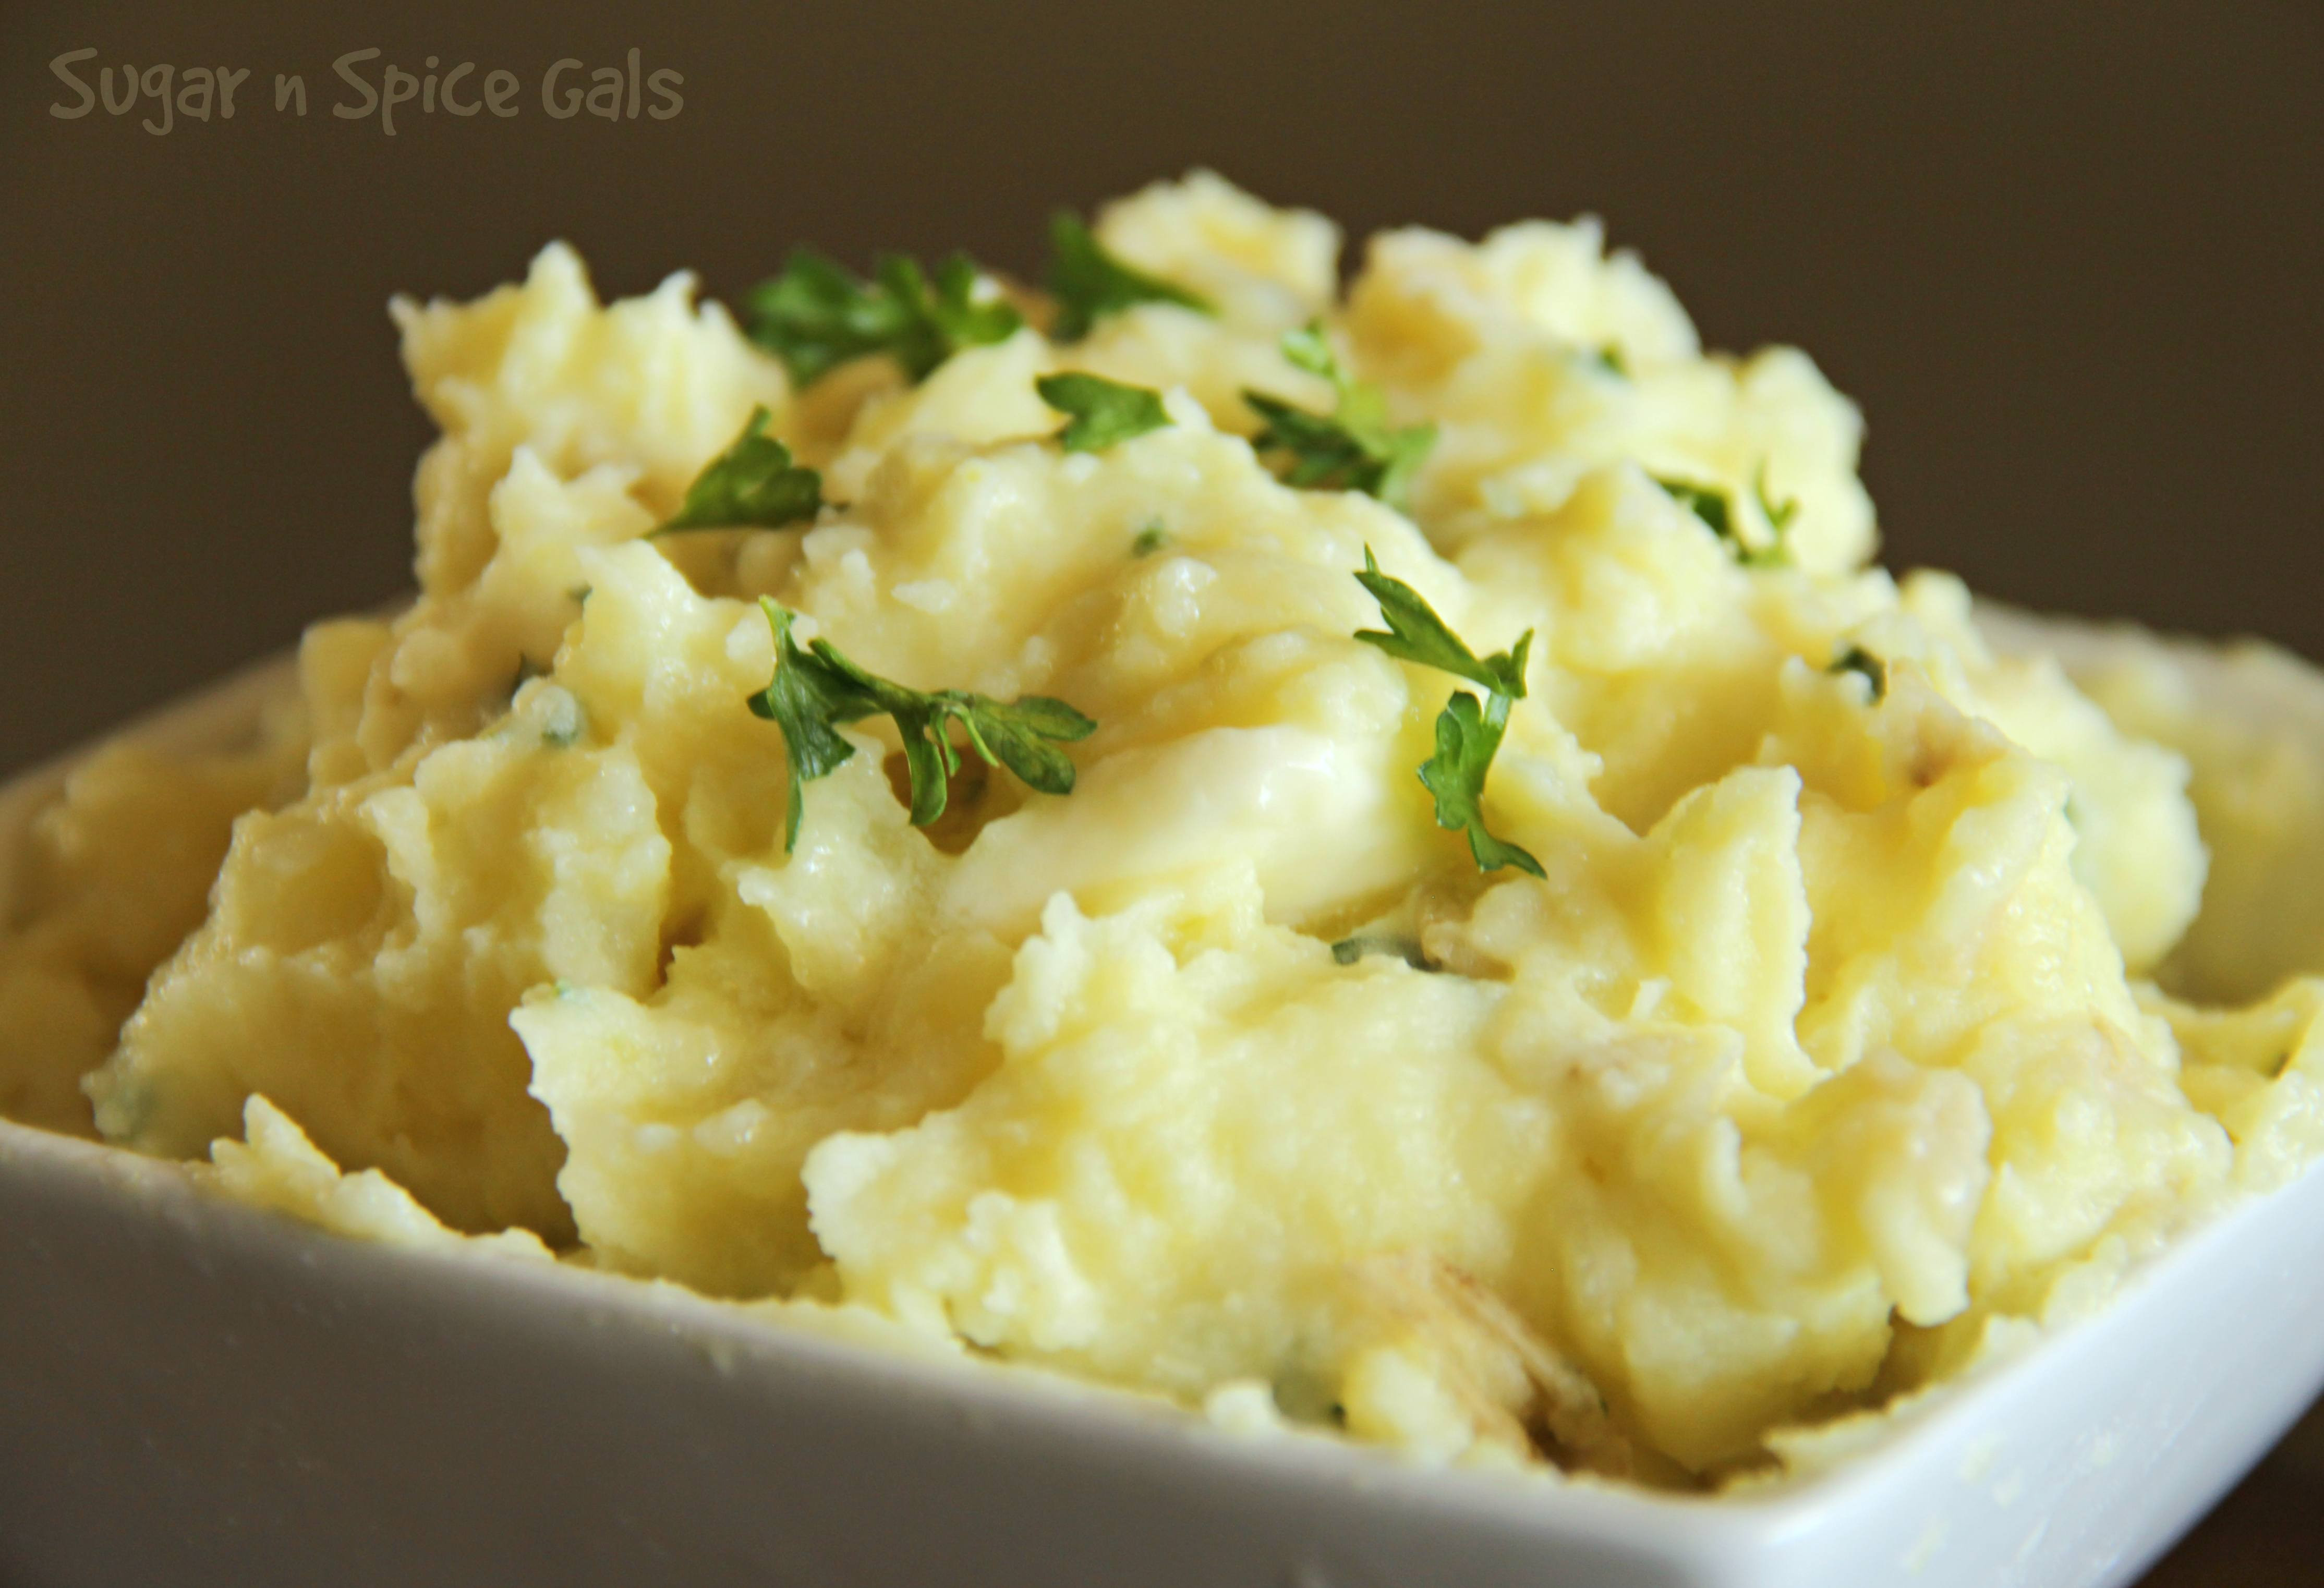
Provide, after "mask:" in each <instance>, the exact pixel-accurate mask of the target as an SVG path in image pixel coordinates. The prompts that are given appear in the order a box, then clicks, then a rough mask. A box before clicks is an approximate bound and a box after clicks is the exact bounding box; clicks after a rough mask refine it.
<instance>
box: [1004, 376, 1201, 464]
mask: <svg viewBox="0 0 2324 1588" xmlns="http://www.w3.org/2000/svg"><path fill="white" fill-rule="evenodd" d="M1033 390H1035V391H1036V392H1039V393H1040V394H1041V401H1042V402H1046V403H1047V404H1048V405H1049V406H1050V407H1052V408H1054V409H1056V411H1058V412H1059V413H1062V414H1065V415H1066V416H1068V418H1067V422H1066V425H1065V429H1062V430H1059V431H1058V432H1057V442H1058V444H1059V445H1060V446H1062V447H1063V448H1065V450H1066V451H1068V452H1102V451H1103V450H1104V449H1105V448H1108V447H1111V446H1112V445H1113V444H1114V443H1115V442H1117V441H1127V440H1130V439H1131V438H1133V437H1137V436H1142V435H1144V434H1146V433H1147V432H1148V430H1158V429H1163V428H1164V427H1165V426H1167V425H1168V424H1169V422H1170V415H1169V414H1168V412H1167V411H1165V410H1164V409H1163V406H1162V393H1161V392H1157V391H1154V390H1152V389H1151V388H1148V387H1146V386H1125V385H1123V384H1122V383H1120V382H1119V381H1109V380H1107V379H1106V378H1105V377H1103V376H1102V375H1091V374H1063V375H1043V376H1042V377H1041V378H1040V379H1039V380H1037V381H1035V382H1034V383H1033Z"/></svg>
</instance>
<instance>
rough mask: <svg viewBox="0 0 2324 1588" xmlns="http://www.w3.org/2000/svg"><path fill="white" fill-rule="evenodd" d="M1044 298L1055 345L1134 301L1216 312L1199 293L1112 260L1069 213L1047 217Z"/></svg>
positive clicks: (1084, 332) (1072, 339)
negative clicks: (1050, 308) (1052, 307)
mask: <svg viewBox="0 0 2324 1588" xmlns="http://www.w3.org/2000/svg"><path fill="white" fill-rule="evenodd" d="M1049 296H1050V297H1052V298H1055V299H1056V300H1057V319H1056V324H1054V325H1052V326H1051V327H1050V328H1049V335H1050V336H1051V337H1055V338H1056V340H1058V341H1060V342H1078V341H1080V340H1081V339H1082V338H1083V337H1086V336H1088V335H1089V333H1090V328H1091V327H1092V326H1093V325H1095V324H1097V322H1098V321H1100V320H1102V319H1104V318H1105V317H1106V316H1108V315H1110V314H1120V312H1121V311H1122V310H1123V309H1130V308H1134V307H1135V306H1137V305H1138V304H1140V303H1176V304H1177V305H1178V306H1179V307H1180V308H1182V309H1194V310H1196V311H1197V312H1199V313H1202V314H1215V313H1217V312H1218V311H1217V310H1216V309H1213V307H1212V306H1211V302H1210V300H1208V299H1206V298H1204V297H1203V295H1202V294H1201V293H1199V292H1193V291H1188V290H1187V289H1185V288H1184V287H1181V286H1179V285H1178V284H1177V283H1176V282H1166V281H1164V280H1163V279H1162V278H1161V277H1160V276H1157V275H1149V274H1148V273H1147V272H1144V271H1142V270H1139V268H1138V267H1137V266H1135V265H1130V264H1124V263H1122V262H1121V261H1120V260H1119V259H1116V258H1115V257H1114V256H1113V255H1112V254H1110V253H1108V252H1107V251H1106V248H1105V245H1103V244H1102V243H1100V242H1099V241H1098V240H1097V235H1096V234H1095V233H1094V232H1092V231H1091V230H1090V229H1089V227H1088V226H1084V225H1083V224H1082V217H1080V216H1078V215H1075V214H1074V212H1073V211H1072V210H1070V209H1061V210H1059V211H1057V213H1056V215H1054V216H1052V217H1050V218H1049Z"/></svg>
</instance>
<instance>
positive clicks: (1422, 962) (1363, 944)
mask: <svg viewBox="0 0 2324 1588" xmlns="http://www.w3.org/2000/svg"><path fill="white" fill-rule="evenodd" d="M1368 954H1393V955H1395V956H1397V958H1398V959H1400V960H1402V961H1404V963H1405V964H1406V965H1410V966H1411V967H1412V968H1413V969H1414V970H1416V971H1427V970H1434V969H1435V968H1436V967H1435V966H1434V965H1430V964H1429V963H1428V956H1427V955H1426V954H1425V952H1424V951H1423V950H1422V949H1421V946H1420V945H1419V944H1418V943H1416V942H1415V941H1414V940H1413V939H1412V938H1410V937H1366V936H1365V935H1364V934H1362V933H1360V932H1359V933H1357V934H1356V935H1355V936H1354V937H1342V938H1341V939H1340V940H1339V941H1338V942H1337V943H1334V944H1333V945H1332V963H1333V965H1353V964H1355V963H1356V962H1357V961H1358V960H1360V959H1361V958H1363V957H1364V956H1366V955H1368Z"/></svg>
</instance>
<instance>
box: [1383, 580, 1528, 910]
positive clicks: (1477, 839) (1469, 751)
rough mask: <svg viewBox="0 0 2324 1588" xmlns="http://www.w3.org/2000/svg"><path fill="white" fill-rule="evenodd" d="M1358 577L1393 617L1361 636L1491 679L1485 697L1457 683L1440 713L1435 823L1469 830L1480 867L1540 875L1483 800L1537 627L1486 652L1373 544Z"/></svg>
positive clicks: (1426, 777)
mask: <svg viewBox="0 0 2324 1588" xmlns="http://www.w3.org/2000/svg"><path fill="white" fill-rule="evenodd" d="M1356 581H1357V582H1358V583H1359V584H1360V585H1362V586H1363V587H1364V588H1365V589H1366V590H1369V592H1371V595H1372V596H1373V598H1374V599H1375V600H1377V601H1378V602H1379V605H1380V615H1381V616H1382V617H1384V618H1385V619H1387V621H1388V628H1387V630H1385V631H1382V630H1379V629H1362V630H1359V631H1358V632H1357V633H1356V638H1357V639H1359V640H1360V641H1362V642H1364V643H1365V644H1367V645H1371V646H1375V647H1377V648H1378V649H1379V650H1381V651H1386V652H1387V653H1388V655H1390V656H1393V657H1396V658H1397V659H1398V660H1404V661H1413V662H1418V663H1419V664H1420V665H1421V666H1423V667H1430V668H1434V669H1437V670H1438V671H1440V672H1448V673H1452V675H1454V676H1455V677H1456V678H1462V679H1469V680H1470V681H1471V682H1473V683H1477V684H1481V685H1483V686H1484V687H1485V697H1484V699H1483V700H1482V701H1480V700H1479V699H1478V698H1477V697H1476V696H1474V695H1471V694H1470V693H1469V692H1468V691H1467V690H1466V689H1461V690H1456V691H1454V693H1453V695H1452V698H1451V699H1450V700H1448V701H1446V702H1445V703H1444V709H1443V712H1441V713H1440V714H1438V716H1437V718H1436V753H1435V754H1434V755H1433V756H1431V757H1430V758H1429V759H1428V760H1426V761H1425V762H1422V763H1421V765H1420V780H1421V782H1422V783H1423V784H1424V785H1425V787H1426V788H1427V789H1428V791H1429V792H1430V793H1431V794H1433V795H1434V796H1435V797H1436V825H1437V826H1440V827H1443V828H1444V829H1445V830H1447V831H1448V832H1466V833H1467V834H1468V836H1469V853H1470V854H1471V855H1473V856H1475V857H1476V862H1477V869H1478V870H1480V871H1486V872H1490V871H1498V870H1499V869H1500V868H1501V867H1502V866H1505V865H1507V866H1515V867H1516V868H1517V870H1519V871H1521V872H1527V873H1529V874H1531V875H1533V876H1536V877H1538V876H1542V875H1543V874H1544V873H1543V872H1542V869H1541V862H1539V861H1538V860H1535V858H1534V857H1533V856H1532V855H1531V854H1528V853H1527V852H1526V851H1525V850H1524V849H1521V848H1519V847H1518V846H1517V845H1515V844H1511V843H1508V842H1506V841H1505V840H1503V839H1500V838H1497V837H1495V836H1493V835H1492V834H1491V833H1489V832H1488V831H1487V830H1486V828H1485V813H1484V808H1483V800H1484V793H1485V774H1486V773H1487V771H1489V770H1490V769H1491V767H1492V764H1493V756H1494V753H1495V752H1498V751H1499V749H1500V747H1501V738H1502V735H1503V734H1506V733H1507V732H1508V721H1509V707H1510V706H1513V705H1514V704H1516V703H1517V701H1519V700H1522V699H1524V698H1525V692H1526V687H1525V664H1526V651H1527V650H1529V649H1530V648H1531V646H1532V644H1533V631H1532V630H1531V629H1527V630H1526V632H1524V633H1523V634H1522V635H1520V636H1519V637H1518V639H1517V644H1516V646H1515V647H1514V648H1512V649H1511V650H1509V651H1495V652H1494V653H1493V654H1492V655H1490V656H1486V657H1480V656H1479V655H1478V654H1477V653H1476V652H1475V651H1471V650H1470V649H1469V647H1468V646H1467V645H1466V644H1465V643H1463V642H1462V640H1461V638H1460V636H1459V635H1457V634H1455V633H1453V632H1452V630H1451V629H1449V628H1447V627H1445V626H1444V621H1443V619H1442V618H1440V617H1438V616H1437V615H1436V612H1435V609H1434V608H1433V607H1431V606H1430V605H1428V603H1427V602H1426V601H1425V600H1423V599H1422V598H1421V595H1420V592H1419V591H1417V590H1415V589H1414V588H1413V587H1412V586H1409V585H1407V584H1406V583H1405V582H1404V581H1403V580H1401V579H1397V578H1391V577H1389V576H1388V575H1387V574H1384V573H1382V572H1380V569H1379V563H1378V562H1377V561H1375V560H1373V558H1372V552H1371V548H1370V547H1369V546H1367V547H1365V548H1364V571H1363V572H1361V573H1360V574H1358V575H1357V576H1356Z"/></svg>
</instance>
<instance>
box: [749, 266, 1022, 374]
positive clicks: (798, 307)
mask: <svg viewBox="0 0 2324 1588" xmlns="http://www.w3.org/2000/svg"><path fill="white" fill-rule="evenodd" d="M871 274H872V279H871V280H870V281H868V282H864V281H858V280H857V279H856V278H855V277H854V276H853V275H852V274H850V273H849V272H848V270H847V268H846V267H845V266H844V265H842V264H840V263H838V262H837V261H835V260H833V259H831V258H830V257H828V256H827V255H825V254H817V253H816V252H815V251H814V250H813V249H807V248H802V249H799V250H798V251H797V252H795V253H794V254H792V255H791V256H790V259H789V261H788V263H786V264H785V265H784V266H783V272H782V273H781V274H780V275H778V276H774V277H771V278H770V279H769V280H767V281H763V282H760V283H759V284H758V285H757V286H756V287H754V288H752V290H751V294H750V296H749V297H748V298H747V299H746V300H744V311H745V313H746V314H747V315H748V317H749V319H750V330H751V339H752V341H754V342H756V343H758V344H759V346H761V347H764V348H765V349H767V351H769V352H770V353H772V354H773V355H775V356H776V357H778V358H779V359H781V360H782V361H783V365H784V367H785V368H787V369H788V370H789V371H790V375H791V379H792V381H793V382H794V383H797V384H798V385H799V386H802V387H805V386H809V385H812V384H814V383H815V382H816V381H817V380H820V379H821V378H822V377H823V376H824V375H825V374H827V373H828V372H829V371H831V370H832V369H834V368H835V367H836V366H837V365H842V364H845V363H846V362H848V361H849V360H850V359H854V358H861V357H863V356H864V355H867V354H872V353H885V354H887V355H890V357H892V358H893V359H895V361H896V362H897V363H898V364H899V365H903V368H904V373H905V374H907V375H908V376H910V377H911V378H912V379H913V380H915V381H920V380H925V379H926V378H927V374H928V372H929V371H931V370H933V369H935V368H936V365H940V364H942V363H943V362H944V361H945V359H947V358H950V357H951V356H952V355H954V354H955V353H957V352H959V351H960V350H961V349H962V348H964V347H977V346H983V345H985V344H987V343H991V342H999V341H1002V340H1004V339H1006V338H1007V337H1009V336H1010V334H1011V333H1012V332H1014V331H1015V330H1016V329H1017V328H1018V327H1019V326H1020V325H1022V324H1023V323H1024V321H1023V319H1022V317H1020V316H1019V314H1018V312H1017V310H1016V309H1014V308H1012V307H1010V305H1009V304H1008V303H1007V302H1005V301H1002V300H1000V299H997V298H981V297H980V296H979V295H978V293H977V282H978V277H979V272H978V271H977V268H976V263H975V262H974V261H973V260H972V259H970V258H969V257H968V255H966V254H953V255H952V256H951V257H950V258H948V259H946V260H945V262H944V263H942V264H940V265H938V266H937V267H936V274H935V277H934V278H933V280H932V279H931V278H930V277H929V275H928V272H927V271H925V270H924V269H922V268H921V266H920V263H919V261H918V260H916V259H913V258H911V257H909V256H908V255H906V254H882V255H881V257H880V259H879V260H878V262H877V263H875V264H874V265H873V266H872V272H871Z"/></svg>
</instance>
